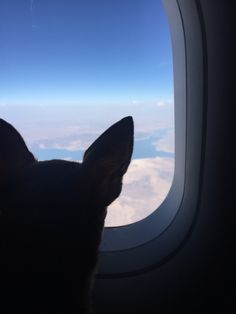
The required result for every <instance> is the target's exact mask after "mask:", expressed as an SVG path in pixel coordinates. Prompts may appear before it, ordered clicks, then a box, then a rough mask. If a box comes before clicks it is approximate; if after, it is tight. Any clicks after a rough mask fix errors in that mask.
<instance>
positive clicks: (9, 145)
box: [0, 119, 35, 184]
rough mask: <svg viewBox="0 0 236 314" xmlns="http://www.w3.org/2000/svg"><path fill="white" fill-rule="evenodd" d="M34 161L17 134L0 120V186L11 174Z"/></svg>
mask: <svg viewBox="0 0 236 314" xmlns="http://www.w3.org/2000/svg"><path fill="white" fill-rule="evenodd" d="M34 161H35V158H34V156H33V154H32V153H31V152H30V151H29V150H28V148H27V146H26V144H25V142H24V140H23V138H22V137H21V135H20V134H19V132H17V130H16V129H15V128H13V126H12V125H11V124H9V123H7V122H6V121H4V120H3V119H0V184H2V183H3V180H5V178H7V177H8V176H9V175H10V174H11V173H14V171H16V170H18V169H20V168H21V167H23V166H25V165H28V164H30V163H31V162H34Z"/></svg>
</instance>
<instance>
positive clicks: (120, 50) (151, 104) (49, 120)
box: [0, 0, 174, 226]
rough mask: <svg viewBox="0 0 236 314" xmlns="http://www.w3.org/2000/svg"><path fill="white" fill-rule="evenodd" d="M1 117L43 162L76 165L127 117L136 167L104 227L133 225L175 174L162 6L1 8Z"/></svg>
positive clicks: (36, 4)
mask: <svg viewBox="0 0 236 314" xmlns="http://www.w3.org/2000/svg"><path fill="white" fill-rule="evenodd" d="M0 69H1V72H0V117H1V118H3V119H6V120H7V121H8V122H10V123H12V124H13V125H14V126H15V127H16V128H17V129H18V130H19V131H20V133H21V134H22V136H23V137H24V138H25V140H26V143H27V145H28V147H29V148H30V150H31V151H32V152H33V153H34V155H35V157H36V158H38V159H39V160H44V159H53V158H58V159H66V160H78V161H80V160H81V159H82V156H83V152H84V150H85V149H86V148H88V146H89V145H90V144H91V143H92V142H93V141H94V140H95V139H96V138H97V137H98V136H99V135H100V134H101V133H102V132H103V131H104V130H105V129H106V128H108V127H109V126H110V125H111V124H113V123H114V122H116V121H117V120H120V119H121V118H123V117H124V116H127V115H132V116H133V118H134V123H135V147H134V154H133V160H132V162H131V165H130V168H129V170H128V172H127V174H126V176H125V178H124V188H123V191H122V194H121V196H120V197H119V199H118V200H116V201H115V202H114V203H113V204H112V205H111V206H110V207H109V210H108V217H107V219H106V225H107V226H115V225H122V224H127V223H131V222H134V221H138V220H140V219H142V218H144V217H146V216H147V215H148V214H150V213H151V212H152V211H153V210H155V209H156V208H157V207H158V206H159V205H160V204H161V202H162V201H163V200H164V198H165V197H166V195H167V193H168V191H169V189H170V186H171V182H172V178H173V173H174V99H173V69H172V51H171V40H170V34H169V28H168V23H167V17H166V16H165V12H164V8H163V5H162V2H161V1H159V0H156V1H154V0H140V1H134V0H126V1H125V2H121V1H110V0H109V1H108V0H100V1H95V0H93V1H86V0H83V1H82V0H69V1H65V0H64V1H63V0H60V1H56V0H47V1H46V0H34V1H32V0H31V1H29V0H21V1H17V0H3V1H1V2H0Z"/></svg>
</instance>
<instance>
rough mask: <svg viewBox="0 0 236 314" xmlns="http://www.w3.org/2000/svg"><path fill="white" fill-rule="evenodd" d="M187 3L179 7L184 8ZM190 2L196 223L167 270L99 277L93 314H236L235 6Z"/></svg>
mask: <svg viewBox="0 0 236 314" xmlns="http://www.w3.org/2000/svg"><path fill="white" fill-rule="evenodd" d="M185 1H186V0H185ZM185 1H184V0H180V1H179V3H180V7H181V5H184V2H185ZM187 1H192V3H193V4H194V5H195V6H196V8H197V10H198V14H199V18H200V20H201V23H202V26H203V33H202V38H203V46H204V49H205V54H204V58H203V59H204V60H203V62H204V64H205V73H204V75H205V79H206V81H205V82H204V91H205V92H204V100H203V101H204V119H203V121H204V127H205V129H204V133H203V136H204V138H203V149H204V153H203V156H202V169H203V173H202V180H201V185H200V194H199V203H198V204H199V206H198V213H197V217H196V221H195V223H194V225H193V229H192V232H191V234H190V235H189V238H188V240H187V241H186V242H185V243H184V245H183V246H182V247H181V249H180V250H179V251H178V253H177V254H175V256H173V257H172V259H171V260H169V261H168V262H167V263H164V264H163V265H162V266H160V267H158V268H156V269H153V270H152V271H149V272H144V273H142V274H139V275H137V276H133V277H126V278H119V279H118V278H116V279H97V280H96V284H95V294H94V304H95V312H96V313H103V314H106V313H113V314H116V313H139V312H142V313H160V314H162V313H174V314H175V313H181V314H182V313H200V314H202V313H222V314H223V313H233V308H234V311H235V312H236V307H235V304H234V299H233V292H232V290H231V289H230V285H231V284H232V283H230V282H231V281H233V280H234V273H235V270H234V263H233V251H234V249H235V245H234V246H233V242H234V237H233V228H234V229H235V226H234V224H235V223H234V220H233V209H234V208H235V204H234V203H235V201H234V197H235V191H234V187H235V183H234V181H235V178H234V175H235V172H234V168H235V165H234V162H235V161H234V159H235V158H234V155H233V146H234V145H235V137H234V133H235V132H234V130H233V128H234V122H235V115H234V112H233V111H234V108H233V107H234V106H233V100H234V98H233V96H234V95H233V68H234V64H235V53H234V50H233V41H234V36H235V35H234V34H233V23H234V17H233V1H232V2H230V1H223V0H214V1H211V0H201V1H194V0H187ZM189 27H191V25H190V24H189ZM193 40H194V39H193ZM196 53H197V52H196ZM189 162H191V161H189ZM191 166H192V167H194V164H192V165H191ZM156 249H157V250H158V247H157V248H156ZM234 285H235V281H234Z"/></svg>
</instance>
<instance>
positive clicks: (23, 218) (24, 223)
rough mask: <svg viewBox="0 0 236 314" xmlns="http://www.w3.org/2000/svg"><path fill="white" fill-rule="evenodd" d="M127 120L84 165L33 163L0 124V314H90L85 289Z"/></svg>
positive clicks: (129, 140)
mask: <svg viewBox="0 0 236 314" xmlns="http://www.w3.org/2000/svg"><path fill="white" fill-rule="evenodd" d="M133 133H134V125H133V119H132V117H125V118H124V119H122V120H120V121H119V122H117V123H115V124H114V125H113V126H111V127H110V128H109V129H107V130H106V131H105V132H104V133H103V134H102V135H101V136H100V137H99V138H98V139H97V140H96V141H95V142H94V143H93V144H92V145H91V146H90V147H89V148H88V149H87V150H86V151H85V153H84V157H83V161H82V162H81V163H79V162H71V161H64V160H50V161H37V160H36V159H35V157H34V156H33V154H32V153H31V152H30V151H29V150H28V148H27V146H26V144H25V142H24V140H23V138H22V137H21V135H20V134H19V133H18V131H17V130H16V129H15V128H14V127H13V126H12V125H10V124H9V123H7V122H6V121H4V120H2V119H0V250H1V253H0V254H1V256H0V259H1V260H0V266H1V271H0V274H1V278H0V286H1V291H0V293H1V294H0V299H1V302H0V313H2V314H4V313H18V312H22V313H31V314H51V313H68V314H73V313H80V314H82V313H83V314H85V313H86V314H87V313H92V305H91V303H92V302H91V289H92V282H93V280H94V276H95V269H96V264H97V259H98V249H99V244H100V241H101V237H102V231H103V227H104V220H105V217H106V213H107V207H108V206H109V205H110V204H111V203H112V202H113V201H114V200H115V199H116V198H117V197H118V196H119V194H120V192H121V189H122V177H123V175H124V174H125V173H126V171H127V169H128V166H129V164H130V160H131V156H132V151H133Z"/></svg>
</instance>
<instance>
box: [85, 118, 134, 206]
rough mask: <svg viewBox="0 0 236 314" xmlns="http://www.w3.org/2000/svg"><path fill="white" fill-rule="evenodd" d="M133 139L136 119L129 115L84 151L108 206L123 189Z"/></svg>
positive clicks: (86, 163) (101, 197) (97, 188)
mask: <svg viewBox="0 0 236 314" xmlns="http://www.w3.org/2000/svg"><path fill="white" fill-rule="evenodd" d="M133 140H134V124H133V119H132V117H126V118H124V119H122V120H120V121H119V122H117V123H115V124H114V125H112V126H111V127H110V128H109V129H108V130H106V131H105V132H104V133H103V134H102V135H101V136H100V137H99V138H98V139H97V140H96V141H95V142H94V143H93V144H92V145H91V146H90V147H89V148H88V150H87V151H86V152H85V154H84V158H83V165H84V166H85V167H86V168H87V169H88V175H89V176H90V178H89V179H90V180H92V181H93V182H95V184H96V190H97V191H98V192H97V193H98V197H99V198H100V199H101V201H103V202H104V204H105V205H106V206H108V205H109V204H110V203H111V202H112V201H113V200H114V199H115V198H117V197H118V196H119V194H120V192H121V187H122V177H123V175H124V174H125V172H126V171H127V169H128V166H129V164H130V160H131V156H132V152H133Z"/></svg>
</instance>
